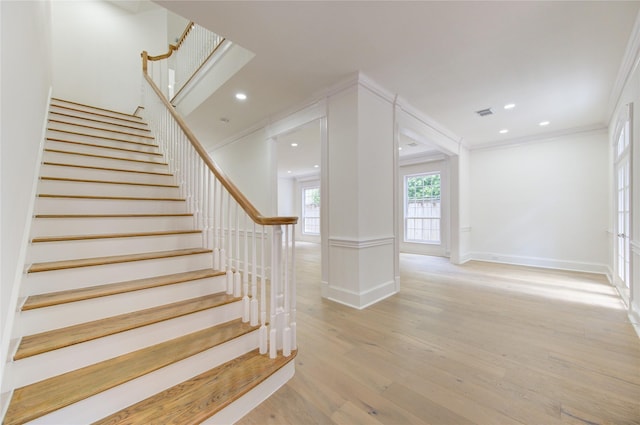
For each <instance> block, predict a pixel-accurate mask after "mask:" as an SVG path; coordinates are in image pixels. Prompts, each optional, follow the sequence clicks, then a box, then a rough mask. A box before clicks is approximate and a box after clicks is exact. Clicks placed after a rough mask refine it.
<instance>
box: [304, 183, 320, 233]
mask: <svg viewBox="0 0 640 425" xmlns="http://www.w3.org/2000/svg"><path fill="white" fill-rule="evenodd" d="M302 233H304V234H305V235H319V234H320V187H318V186H315V187H305V188H303V189H302Z"/></svg>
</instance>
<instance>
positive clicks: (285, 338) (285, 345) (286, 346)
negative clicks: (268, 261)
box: [282, 226, 291, 357]
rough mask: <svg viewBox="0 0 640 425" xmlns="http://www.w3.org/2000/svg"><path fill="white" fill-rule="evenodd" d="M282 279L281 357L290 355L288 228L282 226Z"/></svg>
mask: <svg viewBox="0 0 640 425" xmlns="http://www.w3.org/2000/svg"><path fill="white" fill-rule="evenodd" d="M283 257H284V258H283V259H284V267H283V268H284V277H283V288H282V289H283V292H284V300H283V302H284V305H283V315H282V317H283V324H282V327H283V329H282V355H283V356H285V357H289V356H290V355H291V328H289V319H290V316H289V302H290V300H289V226H284V255H283Z"/></svg>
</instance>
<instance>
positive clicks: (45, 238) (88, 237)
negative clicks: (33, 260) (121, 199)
mask: <svg viewBox="0 0 640 425" xmlns="http://www.w3.org/2000/svg"><path fill="white" fill-rule="evenodd" d="M195 233H202V230H194V229H189V230H163V231H160V232H135V233H105V234H93V235H67V236H42V237H37V238H33V239H31V242H32V243H45V242H66V241H83V240H93V239H118V238H138V237H147V236H170V235H191V234H195Z"/></svg>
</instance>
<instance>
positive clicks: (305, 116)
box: [265, 99, 327, 138]
mask: <svg viewBox="0 0 640 425" xmlns="http://www.w3.org/2000/svg"><path fill="white" fill-rule="evenodd" d="M326 114H327V105H326V100H325V99H317V100H314V101H312V102H307V103H305V104H303V105H302V106H297V107H295V108H292V109H289V110H288V111H287V112H286V113H283V114H281V115H280V117H281V118H276V120H275V121H274V122H273V123H271V124H268V125H267V126H266V129H265V132H266V133H267V137H268V138H276V137H278V136H282V135H285V134H287V133H289V132H291V131H294V130H295V129H297V128H299V127H302V126H303V125H306V124H309V123H310V122H313V121H315V120H319V119H320V118H323V117H324V116H326Z"/></svg>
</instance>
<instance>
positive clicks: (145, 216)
mask: <svg viewBox="0 0 640 425" xmlns="http://www.w3.org/2000/svg"><path fill="white" fill-rule="evenodd" d="M34 217H35V218H69V219H71V218H148V217H152V218H153V217H193V213H157V214H36V215H35V216H34Z"/></svg>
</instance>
